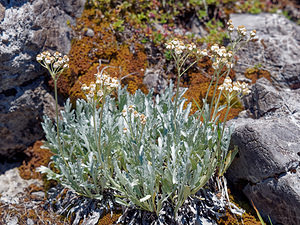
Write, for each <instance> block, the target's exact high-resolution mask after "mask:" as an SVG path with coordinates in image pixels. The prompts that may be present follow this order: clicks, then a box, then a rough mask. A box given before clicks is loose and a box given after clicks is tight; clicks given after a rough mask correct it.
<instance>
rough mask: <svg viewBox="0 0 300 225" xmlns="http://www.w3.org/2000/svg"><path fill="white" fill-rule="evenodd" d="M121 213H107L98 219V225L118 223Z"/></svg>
mask: <svg viewBox="0 0 300 225" xmlns="http://www.w3.org/2000/svg"><path fill="white" fill-rule="evenodd" d="M121 215H122V214H121V213H119V212H116V213H113V214H112V215H111V214H110V213H107V214H106V215H104V216H103V217H102V218H101V219H100V220H99V221H98V225H111V224H116V222H117V220H118V219H119V217H120V216H121Z"/></svg>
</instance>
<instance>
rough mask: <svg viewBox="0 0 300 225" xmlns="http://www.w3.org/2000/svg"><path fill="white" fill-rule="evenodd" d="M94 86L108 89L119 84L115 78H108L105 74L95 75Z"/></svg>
mask: <svg viewBox="0 0 300 225" xmlns="http://www.w3.org/2000/svg"><path fill="white" fill-rule="evenodd" d="M95 77H96V84H99V85H101V86H103V85H104V86H106V87H108V88H111V89H113V88H117V87H119V85H120V82H119V80H118V79H117V78H115V77H110V76H109V75H107V74H106V73H96V74H95Z"/></svg>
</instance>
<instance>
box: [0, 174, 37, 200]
mask: <svg viewBox="0 0 300 225" xmlns="http://www.w3.org/2000/svg"><path fill="white" fill-rule="evenodd" d="M31 184H35V185H38V186H41V185H42V181H40V180H35V179H30V180H24V179H22V178H21V177H20V175H19V170H18V168H14V169H10V170H7V171H6V172H5V173H4V174H2V175H0V194H1V197H0V202H2V203H6V204H19V203H20V201H21V199H22V197H23V193H24V188H27V187H28V186H29V185H31Z"/></svg>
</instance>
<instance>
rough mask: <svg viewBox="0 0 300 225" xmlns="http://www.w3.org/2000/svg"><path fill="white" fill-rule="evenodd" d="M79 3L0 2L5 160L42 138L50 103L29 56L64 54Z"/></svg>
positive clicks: (0, 150)
mask: <svg viewBox="0 0 300 225" xmlns="http://www.w3.org/2000/svg"><path fill="white" fill-rule="evenodd" d="M84 3H85V1H84V0H68V1H57V0H55V1H52V0H51V1H50V0H48V1H45V0H36V1H27V0H11V1H8V0H0V13H1V15H0V30H1V33H0V155H1V156H5V157H11V156H13V155H14V154H15V153H16V152H17V151H22V150H24V149H26V147H27V146H28V145H30V144H32V143H33V142H35V141H36V140H37V139H40V138H41V137H42V136H43V132H42V129H41V127H40V125H39V123H40V121H41V116H42V113H46V114H48V111H47V108H49V107H50V105H51V107H50V108H53V101H52V102H51V101H50V100H49V98H48V97H46V95H47V94H46V92H47V91H46V89H45V87H44V86H43V87H42V86H40V84H41V82H42V78H41V75H43V74H45V70H43V69H42V67H41V66H40V65H39V64H38V63H37V62H36V60H35V57H36V55H37V54H38V53H39V52H41V51H43V50H45V49H52V50H58V51H60V52H62V53H68V52H69V50H70V47H71V37H72V29H71V27H70V25H69V24H75V19H76V16H79V15H80V14H81V12H82V10H83V6H84ZM39 91H41V92H39ZM46 102H47V103H46ZM50 102H51V103H50ZM48 106H49V107H48ZM50 111H51V110H50Z"/></svg>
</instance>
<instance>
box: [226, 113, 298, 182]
mask: <svg viewBox="0 0 300 225" xmlns="http://www.w3.org/2000/svg"><path fill="white" fill-rule="evenodd" d="M235 122H236V129H235V131H234V133H233V135H232V144H233V145H238V147H239V153H238V156H237V159H236V160H234V162H233V163H232V165H231V167H230V169H229V171H228V177H229V178H230V180H231V181H233V182H234V183H237V182H238V181H239V180H246V181H247V182H250V183H258V182H260V181H262V180H264V179H267V178H269V177H274V176H276V175H278V174H281V173H285V172H287V171H289V170H290V169H292V168H294V167H295V166H298V164H299V159H300V157H299V155H298V154H300V149H299V146H300V121H296V120H295V119H293V118H292V116H289V117H282V118H270V119H265V118H261V119H259V120H253V119H250V118H249V119H237V121H235Z"/></svg>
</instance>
